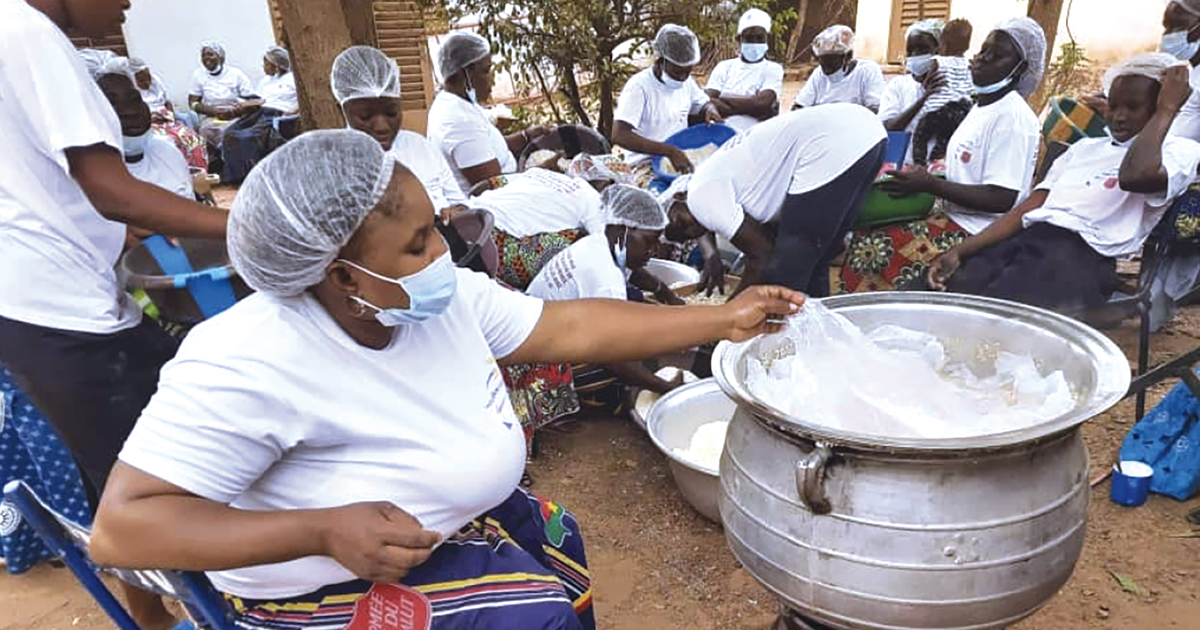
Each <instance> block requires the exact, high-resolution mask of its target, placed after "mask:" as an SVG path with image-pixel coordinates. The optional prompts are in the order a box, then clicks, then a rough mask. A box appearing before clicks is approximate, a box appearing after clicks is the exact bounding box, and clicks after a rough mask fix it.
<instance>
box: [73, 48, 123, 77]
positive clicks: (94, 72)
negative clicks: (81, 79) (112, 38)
mask: <svg viewBox="0 0 1200 630" xmlns="http://www.w3.org/2000/svg"><path fill="white" fill-rule="evenodd" d="M116 56H117V55H116V54H115V53H113V52H111V51H107V50H97V49H95V48H83V49H80V51H79V58H80V59H82V60H83V67H84V68H87V71H88V74H89V75H91V77H92V79H96V78H98V74H99V72H100V69H101V68H103V67H104V64H106V63H108V61H109V60H110V59H114V58H116Z"/></svg>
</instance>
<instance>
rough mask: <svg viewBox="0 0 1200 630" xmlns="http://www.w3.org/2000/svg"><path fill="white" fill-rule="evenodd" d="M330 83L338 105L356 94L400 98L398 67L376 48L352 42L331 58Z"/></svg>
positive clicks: (355, 96) (369, 96)
mask: <svg viewBox="0 0 1200 630" xmlns="http://www.w3.org/2000/svg"><path fill="white" fill-rule="evenodd" d="M329 85H330V87H332V88H333V97H334V98H335V99H337V102H338V105H345V104H346V102H347V101H352V100H354V99H356V98H383V97H390V98H400V67H399V66H397V65H396V62H395V60H393V59H392V58H391V57H388V56H387V55H386V54H384V52H383V51H382V50H379V49H378V48H372V47H370V46H351V47H349V48H347V49H346V50H343V51H342V54H340V55H338V56H337V59H334V60H333V70H331V71H330V73H329Z"/></svg>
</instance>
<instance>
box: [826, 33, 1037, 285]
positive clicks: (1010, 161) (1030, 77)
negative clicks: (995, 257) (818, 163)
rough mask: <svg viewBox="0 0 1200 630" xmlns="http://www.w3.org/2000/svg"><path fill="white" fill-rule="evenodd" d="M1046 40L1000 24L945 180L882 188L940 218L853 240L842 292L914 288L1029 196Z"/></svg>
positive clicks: (977, 72) (910, 173)
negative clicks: (1031, 100)
mask: <svg viewBox="0 0 1200 630" xmlns="http://www.w3.org/2000/svg"><path fill="white" fill-rule="evenodd" d="M1045 59H1046V36H1045V34H1044V33H1043V32H1042V28H1041V27H1040V26H1038V24H1037V22H1035V21H1033V20H1032V19H1030V18H1026V17H1018V18H1012V19H1009V20H1005V21H1004V22H1001V23H1000V24H999V25H998V26H997V27H996V28H995V29H994V30H993V31H992V32H991V33H989V34H988V37H987V39H986V40H985V41H984V43H983V47H982V48H981V49H980V51H979V53H978V54H977V55H976V56H975V59H974V61H973V62H972V65H971V73H972V79H973V81H974V82H975V86H976V93H977V95H976V105H975V108H974V109H972V110H971V112H970V113H969V114H967V117H966V118H965V119H964V120H963V122H962V124H961V125H959V127H958V130H957V131H956V132H955V133H954V135H953V136H952V137H951V138H950V144H949V148H948V150H947V154H946V155H947V158H946V174H945V179H942V178H938V177H934V176H933V175H932V174H930V173H929V172H928V171H926V170H925V169H921V168H917V169H912V170H906V171H904V172H891V173H889V175H891V176H892V177H893V178H894V179H893V180H892V181H890V182H885V183H883V184H881V185H880V187H881V188H882V189H883V190H885V191H887V192H889V193H891V194H894V195H909V194H916V193H931V194H933V195H936V196H937V197H938V198H940V200H941V203H942V204H943V205H942V209H941V211H936V212H934V213H933V214H931V215H930V216H929V217H928V218H926V219H923V220H920V221H915V222H907V223H899V224H895V225H889V226H884V227H881V228H874V229H870V230H858V231H855V232H854V235H853V237H852V238H851V241H850V245H849V247H848V249H847V253H846V256H847V257H846V264H845V265H844V266H843V267H842V278H841V283H842V289H843V290H844V291H845V292H848V293H856V292H859V291H888V290H892V289H896V288H900V287H902V286H904V285H907V284H910V283H913V282H917V281H919V280H920V277H921V274H922V273H923V272H924V270H925V269H926V268H927V267H928V266H929V262H930V261H931V260H933V258H934V257H936V256H937V255H938V254H940V253H942V252H944V251H946V250H948V249H949V248H950V247H953V246H954V245H956V244H957V243H960V242H962V241H963V240H965V239H966V238H967V237H968V236H970V235H972V234H978V233H979V232H981V231H983V229H984V228H986V227H987V226H988V225H990V224H991V223H992V222H993V221H995V220H996V219H998V218H1000V216H1001V215H1003V214H1004V213H1005V212H1007V211H1008V210H1011V209H1012V208H1013V207H1015V206H1016V204H1017V203H1019V202H1020V201H1023V200H1024V199H1025V197H1027V196H1028V195H1029V189H1030V186H1032V184H1033V172H1034V167H1035V165H1036V163H1037V154H1038V147H1039V143H1040V142H1041V123H1039V122H1038V118H1037V115H1036V114H1034V113H1033V110H1032V109H1031V108H1030V107H1029V104H1028V103H1026V102H1025V97H1027V96H1029V95H1030V94H1032V93H1033V92H1034V90H1036V89H1037V86H1038V85H1039V84H1040V83H1041V81H1042V75H1043V73H1044V69H1045Z"/></svg>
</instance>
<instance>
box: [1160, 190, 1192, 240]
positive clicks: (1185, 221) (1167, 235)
mask: <svg viewBox="0 0 1200 630" xmlns="http://www.w3.org/2000/svg"><path fill="white" fill-rule="evenodd" d="M1154 236H1155V237H1156V238H1159V239H1164V240H1168V241H1171V242H1181V241H1182V242H1186V241H1195V240H1197V239H1200V184H1192V186H1191V187H1190V188H1188V190H1187V192H1185V193H1183V194H1182V195H1180V197H1179V199H1177V200H1176V201H1175V203H1174V204H1172V205H1171V208H1170V209H1169V210H1168V211H1167V214H1166V216H1164V217H1163V218H1162V219H1161V220H1160V221H1159V222H1158V225H1157V226H1156V227H1155V228H1154Z"/></svg>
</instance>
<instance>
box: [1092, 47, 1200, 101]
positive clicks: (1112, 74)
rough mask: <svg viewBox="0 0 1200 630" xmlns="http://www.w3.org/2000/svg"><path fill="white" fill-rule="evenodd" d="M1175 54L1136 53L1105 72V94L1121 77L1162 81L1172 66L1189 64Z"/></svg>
mask: <svg viewBox="0 0 1200 630" xmlns="http://www.w3.org/2000/svg"><path fill="white" fill-rule="evenodd" d="M1187 65H1188V63H1187V62H1186V61H1180V60H1179V59H1176V58H1175V55H1168V54H1166V53H1157V52H1155V53H1142V54H1140V55H1134V56H1132V57H1130V58H1129V59H1126V60H1125V61H1122V62H1120V63H1118V64H1116V65H1114V66H1113V67H1111V68H1109V69H1108V72H1105V73H1104V94H1105V95H1108V93H1109V91H1110V90H1111V89H1112V84H1113V83H1114V82H1115V81H1116V80H1117V79H1119V78H1121V77H1146V78H1147V79H1153V80H1154V81H1158V82H1159V83H1162V79H1163V73H1165V72H1166V71H1167V68H1170V67H1171V66H1187Z"/></svg>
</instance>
